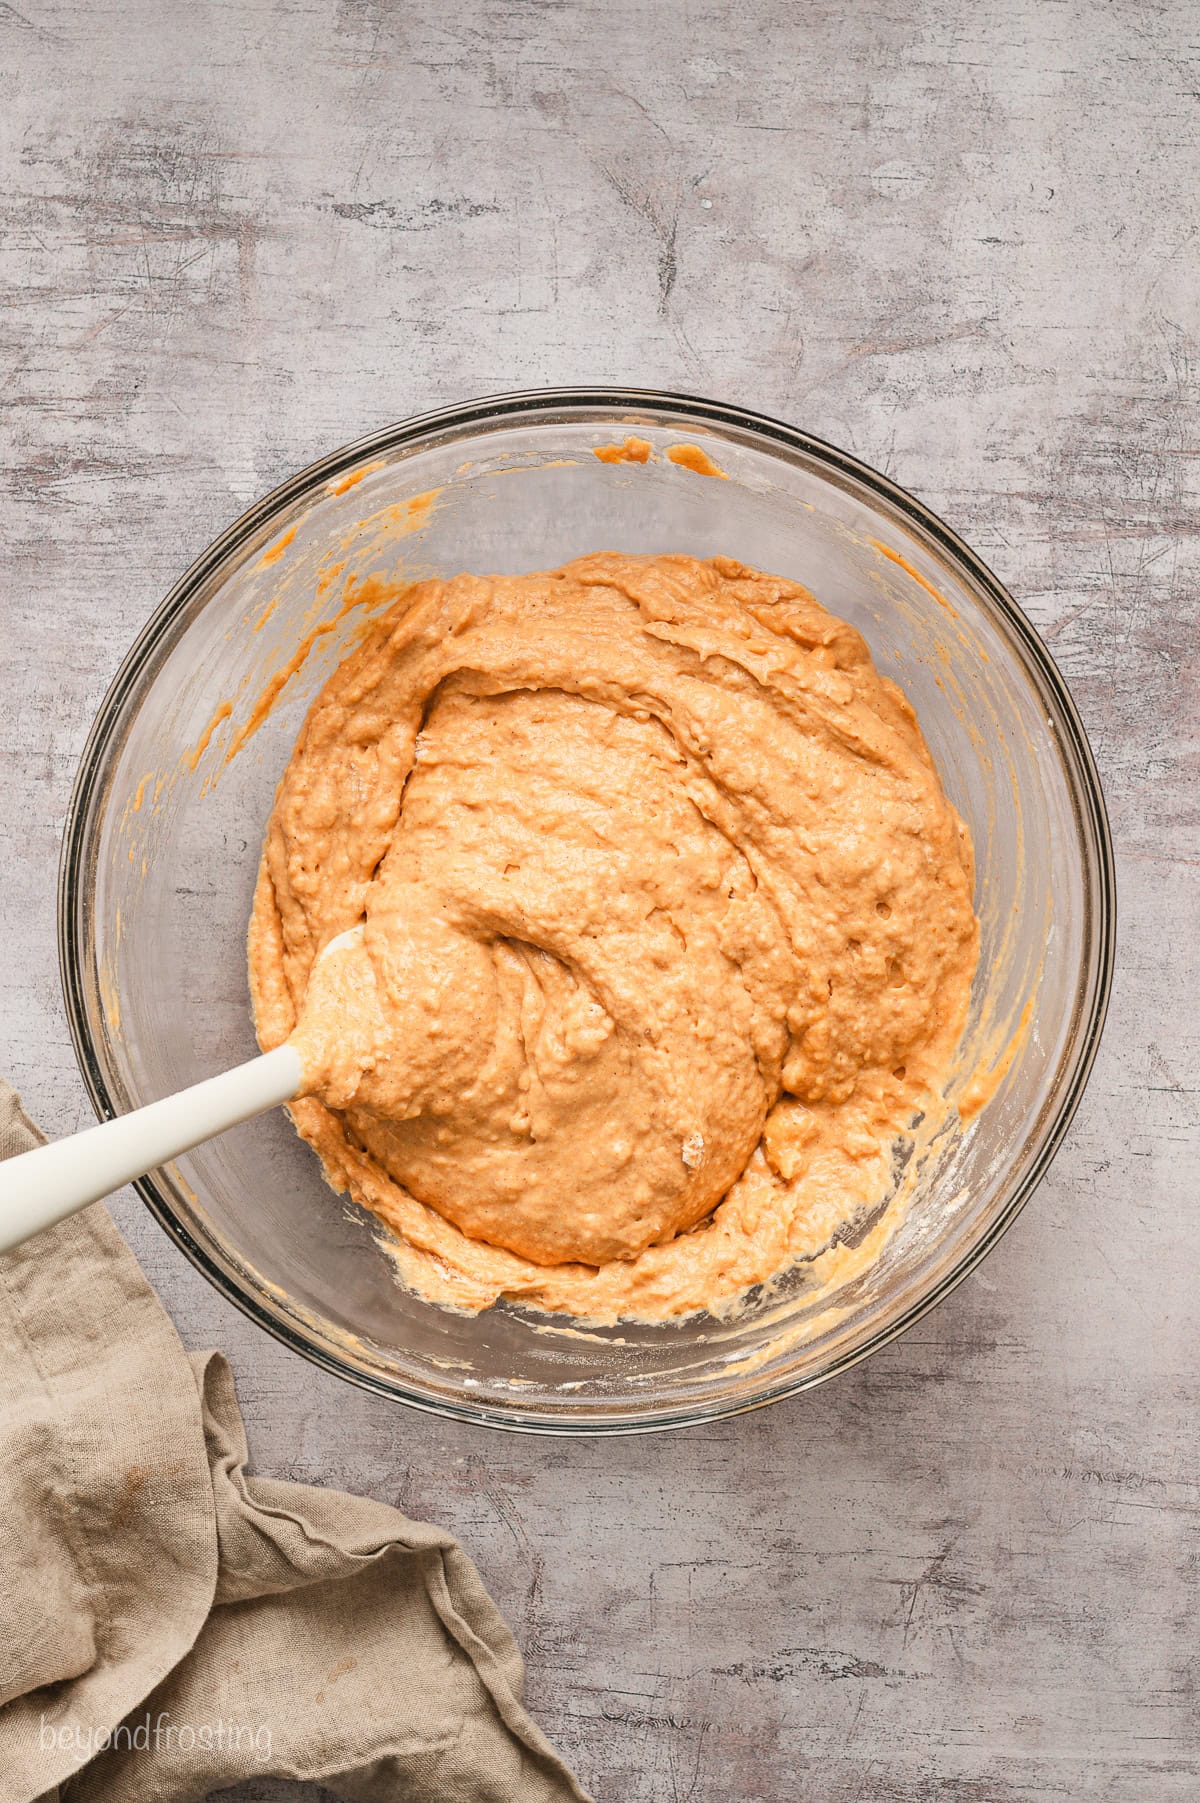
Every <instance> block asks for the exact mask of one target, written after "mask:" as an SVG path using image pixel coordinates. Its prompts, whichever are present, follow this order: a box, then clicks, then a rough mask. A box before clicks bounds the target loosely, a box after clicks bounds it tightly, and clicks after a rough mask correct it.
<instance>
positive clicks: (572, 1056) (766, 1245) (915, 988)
mask: <svg viewBox="0 0 1200 1803" xmlns="http://www.w3.org/2000/svg"><path fill="white" fill-rule="evenodd" d="M971 896H972V859H971V847H970V842H969V839H968V836H967V833H966V829H965V828H964V826H963V824H962V822H961V821H960V820H959V818H958V816H957V815H956V814H955V812H954V810H953V808H951V806H950V805H949V803H948V802H947V801H946V799H945V796H944V795H943V793H942V788H941V784H940V782H939V780H938V775H937V772H936V770H935V768H934V765H933V762H932V759H931V757H930V754H929V751H928V749H927V747H926V745H925V742H924V740H923V739H922V737H921V733H920V729H919V727H918V725H917V721H916V718H915V715H914V714H913V711H912V709H911V708H910V707H909V705H908V703H907V701H906V700H905V698H904V696H903V695H902V694H901V693H900V691H899V690H898V689H897V688H896V687H895V685H894V684H893V683H891V682H889V681H888V680H887V679H886V678H884V677H881V676H879V675H878V674H877V673H876V671H875V669H874V667H873V665H872V663H871V660H870V656H869V654H868V652H867V649H866V646H865V644H864V643H863V640H862V639H861V637H860V636H859V634H858V633H857V632H855V631H854V630H853V628H851V627H850V626H848V625H846V624H845V623H844V622H842V621H840V620H838V619H836V618H835V617H834V616H832V615H831V614H829V613H827V612H826V611H825V609H824V608H823V607H821V606H820V605H819V604H818V603H817V602H816V600H814V598H813V597H812V596H811V595H810V594H809V593H808V592H807V590H805V589H803V588H801V587H800V586H799V585H798V584H797V583H795V582H789V581H785V580H784V579H783V578H781V577H777V576H768V575H763V574H761V573H760V572H758V571H756V570H752V569H748V568H746V567H745V566H744V565H741V564H738V563H735V562H733V561H732V560H730V559H728V558H714V559H712V560H711V561H708V562H701V561H698V560H696V559H694V558H690V557H625V556H618V555H607V554H606V555H599V556H593V557H586V558H582V559H580V560H579V561H577V562H575V563H572V564H568V565H566V566H565V567H564V568H563V569H560V570H554V571H551V572H548V573H542V574H537V575H528V576H516V577H512V576H495V577H486V578H484V577H476V576H458V577H456V578H454V579H453V580H451V581H426V582H420V583H416V584H414V585H412V586H408V587H403V588H399V589H398V590H397V593H396V597H395V600H394V602H393V603H392V604H391V606H390V607H389V608H388V610H387V611H386V612H385V613H384V614H383V615H382V616H381V617H380V618H379V619H378V620H377V621H376V622H375V624H374V625H373V626H372V627H371V628H370V630H369V633H368V636H367V637H366V639H365V640H364V642H363V643H362V644H361V645H360V646H359V647H358V648H357V649H356V650H355V651H353V652H352V653H351V655H350V656H349V657H348V658H347V659H346V661H345V662H344V663H343V664H342V665H341V667H340V668H339V669H338V670H337V671H336V672H335V674H334V675H333V676H332V678H331V679H330V681H329V682H328V683H327V684H326V686H325V688H324V690H323V691H322V693H321V695H320V696H319V697H318V699H317V701H316V702H315V704H314V706H313V708H312V710H311V712H310V714H309V717H308V720H307V722H306V724H305V727H304V730H303V732H302V733H301V736H300V740H299V742H298V744H297V746H296V749H295V752H294V754H293V757H292V760H291V763H290V764H289V766H288V768H287V771H286V772H285V774H284V777H283V781H282V782H281V784H280V787H279V792H278V795H277V798H276V802H275V808H274V812H273V814H272V817H271V821H270V825H269V828H268V832H267V838H266V844H265V847H264V852H263V860H262V867H261V871H260V875H259V882H258V889H257V893H256V897H255V905H254V915H253V920H252V923H251V931H250V977H251V988H252V993H253V998H254V1006H255V1014H256V1019H257V1022H258V1031H259V1039H260V1042H261V1044H262V1045H263V1047H264V1049H269V1048H271V1047H273V1046H276V1045H278V1044H280V1043H281V1042H282V1041H283V1040H284V1039H286V1038H288V1037H289V1036H290V1035H293V1034H294V1035H295V1041H296V1044H297V1045H298V1046H299V1048H300V1050H301V1054H302V1057H303V1060H304V1065H305V1070H306V1075H307V1081H306V1089H307V1090H308V1092H309V1093H307V1094H306V1095H305V1096H304V1097H303V1098H302V1099H301V1100H299V1101H297V1102H296V1103H295V1104H294V1106H293V1110H292V1112H293V1115H294V1118H295V1121H296V1125H297V1126H298V1128H299V1130H300V1132H301V1133H302V1134H303V1136H304V1137H305V1138H306V1139H307V1140H309V1141H310V1142H311V1144H312V1145H313V1146H314V1147H315V1148H316V1150H317V1152H318V1153H319V1155H320V1157H321V1160H322V1162H323V1164H324V1167H325V1171H326V1174H327V1176H328V1178H329V1180H330V1182H331V1183H332V1184H333V1185H334V1186H335V1187H337V1188H339V1189H348V1190H349V1191H350V1193H351V1195H353V1196H354V1197H355V1198H356V1199H357V1200H358V1201H360V1202H362V1203H364V1204H365V1205H366V1206H367V1207H368V1208H371V1209H373V1210H374V1211H375V1212H376V1213H377V1214H378V1215H379V1216H380V1217H381V1218H382V1219H383V1220H384V1221H386V1222H387V1224H388V1225H389V1227H391V1228H392V1229H393V1231H394V1233H395V1235H396V1236H397V1238H396V1246H395V1250H396V1256H397V1258H398V1260H399V1262H400V1265H401V1269H402V1271H403V1273H404V1275H405V1277H406V1279H407V1280H408V1281H409V1282H411V1283H412V1284H413V1285H414V1287H416V1288H417V1289H418V1290H420V1291H421V1292H422V1293H424V1294H425V1295H427V1296H430V1297H432V1298H434V1299H435V1300H438V1301H441V1302H444V1303H449V1304H451V1305H455V1306H459V1307H463V1308H467V1309H479V1308H483V1307H486V1306H487V1305H488V1304H489V1303H491V1302H493V1301H495V1300H496V1299H497V1297H499V1296H502V1295H504V1296H509V1297H514V1298H520V1299H523V1300H524V1301H526V1302H527V1303H530V1304H532V1305H535V1306H538V1307H542V1308H547V1309H551V1310H559V1311H565V1312H568V1313H570V1314H573V1315H576V1316H578V1317H581V1318H586V1319H594V1320H615V1319H619V1318H620V1317H622V1316H637V1317H642V1318H661V1317H665V1316H670V1315H678V1314H684V1313H688V1312H691V1311H694V1310H698V1309H709V1310H711V1311H713V1312H722V1311H727V1310H728V1309H729V1308H730V1307H731V1306H732V1305H733V1304H734V1303H735V1302H736V1300H737V1298H738V1297H739V1296H741V1295H743V1294H744V1293H745V1292H746V1291H747V1290H748V1289H749V1288H750V1287H752V1286H753V1285H755V1284H759V1283H764V1282H767V1281H769V1280H770V1279H771V1278H773V1277H774V1276H776V1275H777V1274H779V1273H780V1272H782V1271H783V1270H785V1269H786V1268H788V1267H789V1266H791V1265H794V1264H795V1263H796V1261H798V1260H800V1259H804V1258H809V1257H812V1256H814V1255H815V1254H817V1253H819V1252H820V1251H821V1250H822V1249H823V1248H825V1247H827V1246H828V1245H829V1244H830V1243H831V1241H832V1240H833V1238H834V1237H835V1235H837V1233H838V1232H839V1229H843V1228H845V1226H846V1224H847V1223H848V1222H851V1221H853V1220H854V1218H855V1217H856V1216H857V1215H860V1214H861V1213H862V1211H863V1210H864V1209H865V1208H867V1207H869V1206H871V1205H874V1204H878V1203H879V1202H880V1201H882V1200H883V1198H884V1197H885V1196H886V1194H887V1192H888V1188H889V1184H890V1182H891V1176H892V1148H893V1145H894V1143H895V1141H896V1138H897V1136H898V1135H900V1134H902V1133H903V1132H904V1131H905V1129H906V1128H907V1127H908V1126H909V1125H910V1124H911V1122H912V1121H913V1119H914V1117H915V1116H916V1115H917V1114H918V1113H920V1112H921V1111H922V1110H928V1109H929V1108H930V1107H931V1105H932V1104H933V1102H934V1100H935V1098H936V1097H937V1096H938V1094H939V1091H940V1089H941V1087H942V1086H943V1084H944V1081H945V1077H946V1073H947V1071H948V1067H949V1064H950V1060H951V1057H952V1054H953V1052H954V1049H955V1045H956V1042H957V1040H958V1038H959V1034H960V1032H961V1029H962V1026H963V1022H964V1018H965V1012H966V1006H967V999H968V993H969V989H970V984H971V979H972V975H973V973H974V968H975V961H976V957H977V952H978V927H977V923H976V919H975V915H974V912H973V909H972V900H971ZM358 926H361V931H359V932H356V933H353V934H351V936H350V938H349V939H348V940H347V941H346V942H345V943H343V944H340V945H339V946H338V947H335V948H333V949H332V950H331V951H330V953H329V954H328V956H327V957H325V958H323V959H322V960H321V961H320V964H319V965H317V964H316V960H317V956H318V954H319V953H320V952H321V951H322V949H323V948H324V947H325V946H326V945H328V943H329V941H330V940H331V939H333V938H334V937H335V936H336V935H339V934H342V933H344V932H346V931H347V929H350V928H354V927H358Z"/></svg>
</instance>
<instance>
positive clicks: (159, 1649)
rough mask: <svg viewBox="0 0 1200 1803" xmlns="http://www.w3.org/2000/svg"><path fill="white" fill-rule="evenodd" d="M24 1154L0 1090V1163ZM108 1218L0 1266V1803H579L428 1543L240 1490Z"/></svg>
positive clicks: (349, 1514) (409, 1527)
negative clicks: (313, 1788)
mask: <svg viewBox="0 0 1200 1803" xmlns="http://www.w3.org/2000/svg"><path fill="white" fill-rule="evenodd" d="M40 1138H41V1135H40V1134H38V1133H37V1131H36V1130H35V1129H34V1127H33V1126H32V1125H31V1124H30V1122H29V1121H28V1119H27V1118H26V1117H25V1115H24V1114H23V1113H22V1111H21V1106H20V1103H19V1102H18V1100H17V1097H16V1095H15V1094H14V1093H13V1091H12V1090H11V1089H10V1088H9V1087H8V1085H7V1084H4V1083H0V1158H8V1157H11V1156H12V1155H13V1154H14V1153H17V1152H22V1151H25V1150H26V1149H27V1148H28V1147H29V1146H31V1145H34V1144H35V1143H37V1141H38V1140H39V1139H40ZM245 1462H246V1440H245V1435H244V1432H243V1429H242V1421H241V1417H240V1415H239V1413H238V1407H237V1400H236V1398H235V1396H234V1390H233V1382H232V1378H231V1376H230V1371H229V1367H228V1365H227V1364H226V1362H225V1360H224V1358H223V1357H222V1356H221V1354H220V1353H217V1352H208V1353H200V1354H197V1355H196V1356H195V1357H193V1358H192V1359H190V1360H189V1358H188V1356H187V1354H186V1353H185V1352H184V1349H183V1346H182V1345H181V1343H180V1341H179V1338H178V1336H177V1335H176V1333H175V1329H174V1328H173V1326H172V1325H171V1322H170V1320H169V1319H168V1317H167V1315H166V1313H165V1311H164V1310H163V1308H162V1306H161V1304H160V1303H159V1301H158V1298H157V1297H156V1296H155V1294H154V1292H153V1290H152V1289H151V1288H150V1286H149V1284H148V1283H147V1282H146V1280H145V1278H144V1277H143V1275H142V1272H141V1270H140V1268H139V1266H138V1265H137V1263H136V1261H135V1260H134V1258H133V1256H132V1254H131V1253H130V1252H129V1250H128V1249H127V1247H126V1246H125V1244H124V1242H123V1241H122V1240H121V1238H120V1236H119V1234H118V1233H117V1231H116V1228H115V1227H114V1226H113V1224H112V1221H111V1220H110V1218H109V1216H108V1214H107V1212H106V1211H105V1210H104V1209H103V1208H101V1207H94V1208H89V1209H88V1210H86V1211H85V1213H83V1214H82V1215H77V1216H75V1217H74V1218H73V1219H71V1220H68V1221H64V1222H63V1223H62V1224H61V1225H60V1226H58V1227H56V1228H52V1229H51V1230H50V1231H49V1232H47V1233H43V1234H40V1235H39V1236H38V1237H37V1238H36V1239H34V1240H31V1241H30V1242H29V1243H28V1244H27V1245H25V1246H22V1247H20V1248H19V1249H18V1250H17V1251H16V1252H13V1253H10V1254H9V1255H8V1256H7V1257H5V1258H0V1798H2V1799H3V1800H4V1803H30V1799H33V1798H39V1797H41V1798H46V1799H54V1800H55V1803H151V1800H154V1803H158V1800H160V1799H162V1800H166V1799H170V1800H171V1803H183V1800H184V1799H188V1798H198V1797H203V1796H206V1795H207V1793H208V1792H209V1791H210V1790H216V1789H219V1788H220V1787H222V1786H226V1785H230V1784H235V1783H237V1782H238V1781H239V1780H241V1779H244V1778H253V1777H261V1776H264V1775H266V1774H273V1775H275V1776H285V1777H295V1778H313V1779H319V1780H320V1781H321V1782H322V1783H323V1784H325V1785H327V1786H328V1787H330V1788H331V1789H333V1790H335V1791H337V1792H339V1793H340V1794H341V1795H342V1796H344V1797H347V1798H351V1799H356V1800H361V1803H383V1800H384V1799H387V1800H388V1803H393V1800H394V1799H399V1798H405V1799H420V1803H561V1800H563V1799H572V1800H574V1803H581V1800H583V1803H586V1799H585V1793H584V1792H583V1791H582V1790H581V1789H580V1788H579V1786H578V1784H577V1783H576V1782H575V1780H574V1779H573V1778H572V1776H571V1774H570V1773H569V1772H568V1771H567V1769H566V1767H565V1766H564V1765H563V1764H562V1762H561V1760H560V1759H559V1758H558V1757H557V1755H556V1754H555V1752H554V1750H553V1748H552V1747H551V1746H550V1745H549V1743H548V1742H547V1741H546V1740H545V1738H544V1737H543V1736H542V1734H541V1733H540V1732H539V1730H538V1729H537V1728H536V1727H535V1726H534V1724H533V1722H532V1721H531V1720H530V1719H529V1717H528V1716H527V1715H526V1713H525V1710H524V1708H523V1707H522V1703H521V1690H522V1667H521V1657H520V1654H519V1653H518V1651H517V1648H516V1645H515V1643H514V1641H513V1638H512V1636H511V1634H510V1633H509V1631H508V1629H507V1628H506V1627H505V1625H504V1623H503V1621H502V1620H501V1619H500V1616H499V1614H498V1613H497V1610H496V1608H495V1605H494V1604H493V1603H492V1601H491V1599H490V1598H489V1597H488V1596H487V1594H486V1592H485V1591H484V1589H483V1586H482V1584H481V1583H480V1580H479V1577H478V1574H477V1573H476V1571H475V1568H474V1566H473V1565H472V1564H471V1562H470V1560H469V1559H467V1557H466V1556H465V1554H464V1553H462V1552H461V1551H460V1549H459V1547H458V1545H457V1543H456V1542H455V1541H454V1540H453V1539H452V1538H451V1536H450V1535H449V1534H446V1533H443V1532H442V1531H441V1530H440V1529H439V1528H434V1527H429V1526H426V1525H425V1524H423V1523H421V1522H416V1521H409V1520H407V1519H406V1517H405V1516H403V1515H400V1514H398V1513H397V1512H396V1510H395V1509H391V1508H388V1507H387V1506H386V1505H385V1504H383V1503H378V1502H372V1501H370V1500H368V1499H367V1498H365V1497H359V1496H346V1495H343V1494H339V1493H338V1492H335V1491H327V1490H315V1489H310V1488H308V1487H306V1486H304V1485H300V1484H292V1483H282V1482H278V1481H276V1480H274V1479H271V1478H262V1477H252V1476H248V1475H247V1473H246V1471H245Z"/></svg>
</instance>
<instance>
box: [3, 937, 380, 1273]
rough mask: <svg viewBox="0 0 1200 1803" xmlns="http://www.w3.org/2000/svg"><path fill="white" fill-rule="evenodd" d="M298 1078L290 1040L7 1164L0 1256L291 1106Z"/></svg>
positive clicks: (341, 940) (340, 940)
mask: <svg viewBox="0 0 1200 1803" xmlns="http://www.w3.org/2000/svg"><path fill="white" fill-rule="evenodd" d="M360 933H361V928H359V927H351V928H350V929H349V931H348V932H345V933H339V934H338V936H337V938H336V939H331V940H330V941H329V944H328V945H327V946H326V947H325V948H324V950H323V951H322V953H321V957H322V958H324V957H327V956H328V954H329V953H330V952H331V951H332V950H333V949H334V947H335V946H343V945H346V944H347V943H348V942H350V941H351V940H353V939H354V938H355V937H357V936H358V935H359V934H360ZM319 961H320V960H318V962H319ZM303 1080H304V1066H303V1064H302V1062H301V1058H300V1054H299V1052H298V1051H297V1049H296V1047H295V1045H294V1044H293V1043H292V1041H291V1040H287V1041H286V1042H285V1043H284V1044H283V1045H281V1046H276V1048H275V1050H274V1051H273V1052H264V1053H263V1055H262V1056H261V1057H260V1058H251V1059H250V1060H249V1062H248V1063H246V1064H239V1065H236V1066H235V1067H234V1069H233V1070H230V1071H222V1073H221V1075H220V1076H219V1077H208V1078H206V1079H205V1081H204V1082H203V1083H193V1084H192V1086H191V1088H190V1089H181V1090H180V1091H179V1093H178V1095H174V1096H166V1097H164V1099H163V1100H162V1101H161V1102H150V1103H148V1104H147V1105H146V1107H144V1108H135V1109H134V1110H133V1112H132V1113H131V1114H123V1115H119V1116H118V1117H117V1118H116V1120H112V1121H102V1122H101V1123H100V1125H99V1126H96V1127H85V1128H84V1130H83V1132H82V1133H75V1134H72V1135H71V1137H70V1138H69V1139H58V1140H52V1141H51V1142H50V1144H49V1145H46V1146H36V1147H35V1148H34V1150H33V1151H32V1152H22V1153H20V1154H19V1156H18V1157H16V1158H8V1159H5V1160H4V1161H3V1162H2V1163H0V1253H3V1252H11V1251H12V1249H13V1247H14V1246H19V1245H20V1244H21V1242H22V1240H27V1239H30V1238H31V1237H32V1236H33V1235H34V1234H35V1233H40V1232H41V1231H42V1229H43V1228H44V1227H53V1226H54V1224H55V1222H57V1221H62V1220H65V1219H66V1217H67V1215H70V1214H74V1213H75V1211H76V1210H77V1209H80V1208H86V1207H87V1205H88V1203H89V1202H98V1201H99V1200H100V1198H101V1197H102V1196H110V1195H111V1194H112V1192H113V1191H114V1190H117V1189H120V1188H121V1185H122V1184H123V1183H131V1182H132V1181H133V1179H134V1178H135V1177H141V1176H144V1175H145V1173H146V1172H147V1171H153V1170H156V1169H157V1167H158V1166H159V1165H161V1164H167V1163H169V1161H170V1160H171V1159H172V1158H178V1157H179V1155H180V1153H181V1152H189V1151H190V1150H191V1149H192V1147H193V1146H198V1145H200V1143H201V1141H203V1140H206V1139H213V1138H214V1137H215V1136H216V1135H217V1134H218V1133H225V1132H226V1131H227V1130H228V1129H229V1128H230V1127H237V1126H240V1124H241V1123H242V1121H248V1120H250V1119H251V1117H252V1116H253V1115H256V1114H263V1113H264V1112H265V1111H266V1110H267V1109H268V1108H277V1107H278V1106H279V1104H280V1103H281V1102H290V1101H292V1099H293V1098H294V1097H295V1096H296V1095H297V1094H298V1093H299V1090H300V1087H301V1084H302V1083H303Z"/></svg>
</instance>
